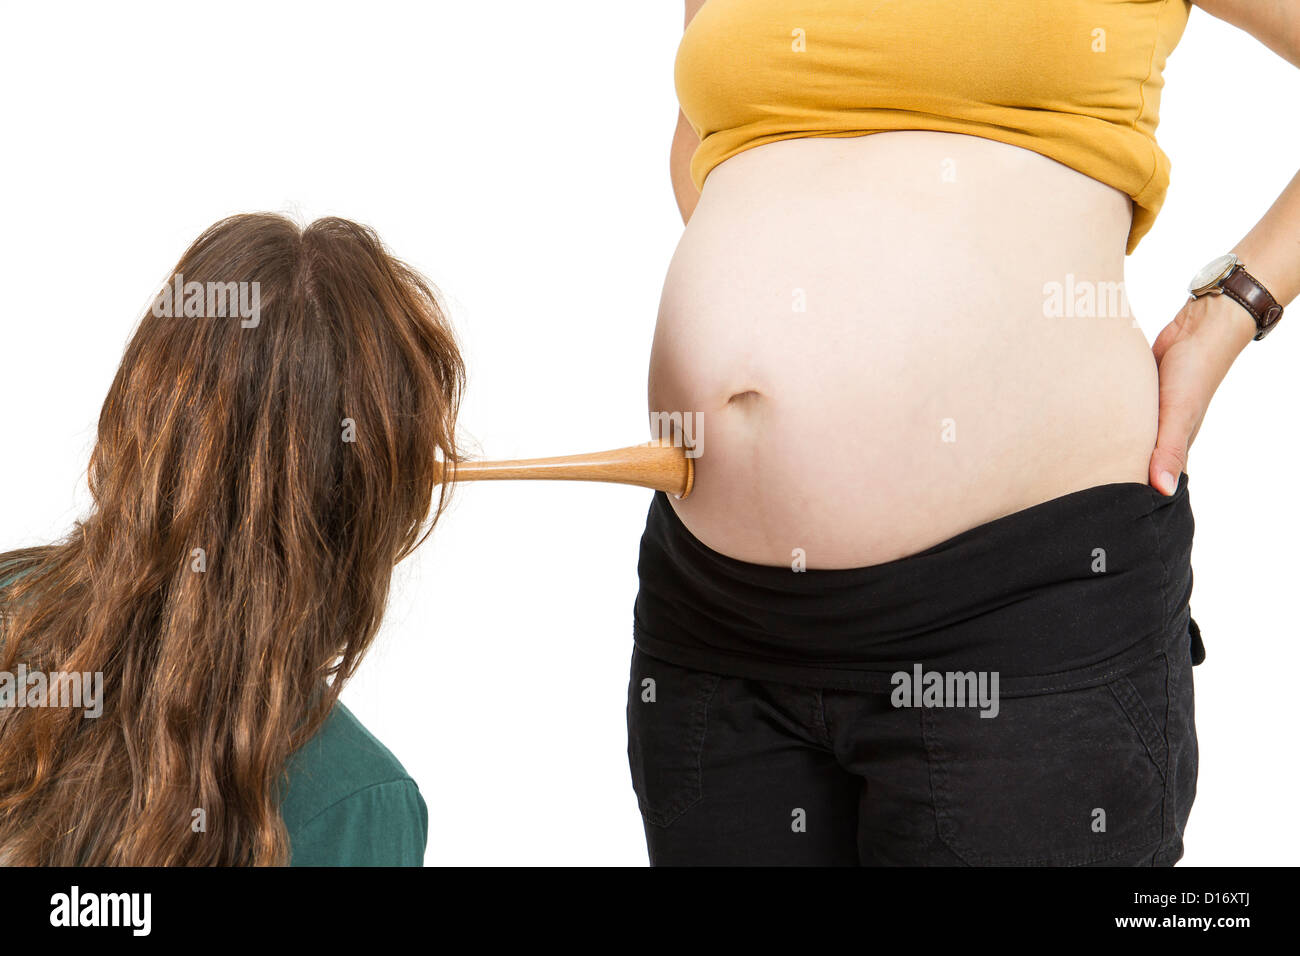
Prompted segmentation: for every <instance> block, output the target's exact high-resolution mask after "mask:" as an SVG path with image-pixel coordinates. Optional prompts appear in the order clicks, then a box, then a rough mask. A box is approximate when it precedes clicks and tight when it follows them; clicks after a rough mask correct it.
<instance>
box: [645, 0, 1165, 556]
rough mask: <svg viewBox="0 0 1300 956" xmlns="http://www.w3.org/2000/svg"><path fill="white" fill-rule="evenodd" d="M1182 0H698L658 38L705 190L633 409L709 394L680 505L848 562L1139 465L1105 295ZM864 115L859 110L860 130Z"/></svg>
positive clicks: (1125, 379)
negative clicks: (677, 27)
mask: <svg viewBox="0 0 1300 956" xmlns="http://www.w3.org/2000/svg"><path fill="white" fill-rule="evenodd" d="M1187 13H1188V6H1187V3H1186V0H1065V2H1041V0H989V2H986V3H979V4H954V3H950V2H942V0H907V2H904V0H875V2H870V0H868V2H850V0H813V2H804V3H799V2H780V0H707V2H706V3H705V4H704V5H703V7H702V8H701V9H700V11H699V13H698V14H697V15H696V16H695V18H694V19H693V20H692V22H691V23H690V25H689V27H688V29H687V31H686V34H685V36H684V38H683V40H682V43H681V47H680V48H679V51H678V56H677V63H676V82H677V90H678V96H679V99H680V101H681V104H682V108H683V112H684V114H685V116H686V117H687V119H688V121H689V122H690V124H691V126H692V128H693V129H694V131H695V133H696V134H697V136H699V137H700V139H701V144H700V146H699V148H698V149H697V150H696V151H695V153H694V157H693V161H692V164H691V176H692V179H693V180H694V182H695V184H696V185H697V186H701V185H702V186H703V189H702V193H701V196H700V201H699V204H698V206H697V207H696V209H695V211H694V213H693V215H692V216H691V218H690V222H689V224H688V226H687V228H686V231H685V232H684V234H683V236H682V239H681V241H680V244H679V246H678V248H677V251H676V253H675V255H674V257H673V260H672V264H671V266H670V268H669V272H668V276H667V279H666V282H665V285H664V291H663V298H662V300H661V303H660V312H659V320H658V324H657V328H656V335H655V343H654V350H653V354H652V358H651V366H650V396H649V397H650V407H651V410H652V411H667V412H674V411H677V412H696V413H701V414H702V416H703V421H704V425H703V431H702V435H703V454H702V455H701V457H700V458H699V459H698V461H697V463H696V464H697V469H698V470H697V482H696V488H695V491H694V492H693V493H692V495H691V497H690V498H689V499H688V500H687V501H685V502H675V503H674V504H675V507H676V508H677V510H678V513H679V514H680V516H681V517H682V520H683V521H684V522H685V523H686V525H687V527H688V528H690V530H691V531H692V532H693V533H695V535H696V536H697V537H699V538H700V539H701V540H703V541H704V543H706V544H708V545H709V546H710V547H712V548H714V549H716V550H718V551H721V552H723V553H726V554H729V555H731V556H733V557H737V558H740V559H742V560H748V561H754V562H757V563H762V564H774V565H782V564H789V563H790V559H791V552H792V550H793V549H796V548H801V549H803V550H804V552H805V553H806V555H807V562H808V566H810V567H858V566H864V565H869V564H875V563H880V562H882V561H887V560H891V559H893V558H897V557H901V556H904V555H906V554H910V553H914V552H916V551H919V550H923V549H924V548H926V547H929V546H931V545H933V544H936V543H938V542H939V541H941V540H944V539H945V538H948V537H951V536H952V535H954V534H957V533H959V532H961V531H963V530H966V529H967V528H970V527H973V526H975V525H977V524H980V523H983V522H985V521H988V520H991V519H993V518H995V517H998V516H999V515H1003V514H1008V513H1010V512H1012V511H1016V510H1020V509H1022V508H1025V507H1029V506H1031V505H1033V504H1037V503H1039V502H1041V501H1045V500H1048V499H1050V498H1053V497H1057V496H1059V495H1062V494H1066V493H1069V492H1071V491H1075V490H1079V489H1081V488H1085V487H1089V486H1092V485H1097V484H1104V483H1107V482H1112V481H1135V482H1145V481H1146V478H1147V463H1148V460H1149V456H1150V453H1151V450H1152V447H1153V446H1154V443H1155V434H1156V414H1157V379H1156V366H1155V362H1154V359H1153V356H1152V355H1151V352H1150V348H1149V346H1148V343H1147V342H1146V339H1145V337H1144V336H1143V334H1142V332H1141V330H1140V329H1139V328H1138V327H1137V323H1136V321H1135V320H1134V318H1133V316H1132V314H1131V312H1130V311H1129V310H1128V308H1127V302H1126V301H1125V300H1124V298H1123V295H1122V283H1123V279H1124V256H1125V252H1126V250H1127V251H1131V250H1132V248H1133V247H1134V246H1135V245H1136V243H1137V241H1138V240H1140V239H1141V237H1142V236H1143V235H1144V234H1145V233H1146V231H1147V230H1148V229H1149V228H1150V226H1151V223H1152V221H1153V220H1154V218H1155V215H1156V213H1157V212H1158V210H1159V208H1160V204H1161V202H1162V201H1163V198H1164V192H1165V189H1166V187H1167V184H1168V171H1169V163H1168V160H1167V159H1166V158H1165V156H1164V154H1163V153H1162V152H1161V151H1160V150H1159V147H1158V146H1157V145H1156V142H1155V138H1154V131H1155V125H1156V121H1157V115H1158V107H1159V97H1160V90H1161V87H1162V80H1161V69H1162V68H1163V66H1164V62H1165V58H1166V57H1167V55H1168V53H1169V52H1170V51H1171V50H1172V49H1173V46H1174V45H1175V44H1176V43H1177V41H1178V39H1179V37H1180V36H1181V33H1182V30H1183V27H1184V25H1185V23H1186V19H1187ZM863 134H870V135H863Z"/></svg>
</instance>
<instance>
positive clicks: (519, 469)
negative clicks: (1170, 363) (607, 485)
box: [439, 441, 695, 498]
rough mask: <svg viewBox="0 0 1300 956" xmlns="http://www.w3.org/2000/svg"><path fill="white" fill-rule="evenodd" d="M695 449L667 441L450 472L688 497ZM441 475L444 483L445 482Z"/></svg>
mask: <svg viewBox="0 0 1300 956" xmlns="http://www.w3.org/2000/svg"><path fill="white" fill-rule="evenodd" d="M688 450H689V449H686V448H683V447H681V446H679V445H673V444H671V443H670V442H667V441H652V442H649V443H647V444H645V445H633V446H631V447H630V448H615V449H613V450H612V451H597V452H592V453H590V454H587V455H565V456H563V457H560V458H524V459H520V460H516V461H463V462H460V463H459V464H456V465H454V466H453V467H452V468H450V469H445V466H444V471H443V474H445V471H446V470H450V471H451V473H452V474H451V480H452V481H511V480H515V481H517V480H524V481H605V482H613V483H614V484H621V485H639V486H640V487H642V488H653V489H654V490H655V491H664V492H667V493H668V494H670V495H675V496H676V497H678V498H685V497H686V496H687V495H689V494H690V493H691V488H693V487H694V485H695V459H694V458H688V457H687V455H686V452H687V451H688ZM443 480H445V478H443V477H442V476H441V475H440V476H439V481H443Z"/></svg>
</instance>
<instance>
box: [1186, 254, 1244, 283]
mask: <svg viewBox="0 0 1300 956" xmlns="http://www.w3.org/2000/svg"><path fill="white" fill-rule="evenodd" d="M1236 264H1237V257H1236V256H1235V255H1234V254H1233V253H1231V252H1229V253H1227V254H1226V255H1222V256H1219V257H1218V258H1217V259H1212V260H1210V261H1209V262H1207V263H1206V264H1205V266H1204V268H1202V269H1201V271H1200V272H1198V273H1196V275H1195V276H1193V277H1192V281H1191V283H1190V284H1189V285H1188V286H1187V289H1188V291H1189V292H1199V291H1200V290H1201V289H1204V288H1206V287H1207V286H1212V285H1214V283H1216V282H1218V281H1219V280H1220V279H1222V278H1223V277H1224V276H1226V275H1227V274H1228V273H1229V272H1230V271H1232V267H1233V266H1235V265H1236Z"/></svg>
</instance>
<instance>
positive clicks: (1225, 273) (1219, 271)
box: [1187, 252, 1282, 341]
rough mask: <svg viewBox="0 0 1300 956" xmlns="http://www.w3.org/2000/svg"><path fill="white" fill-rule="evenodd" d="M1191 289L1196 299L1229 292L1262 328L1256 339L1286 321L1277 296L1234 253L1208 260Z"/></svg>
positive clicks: (1195, 276) (1256, 325)
mask: <svg viewBox="0 0 1300 956" xmlns="http://www.w3.org/2000/svg"><path fill="white" fill-rule="evenodd" d="M1187 291H1188V292H1189V293H1190V294H1191V297H1192V298H1193V299H1199V298H1200V297H1201V296H1203V295H1226V296H1227V297H1228V298H1230V299H1232V300H1233V301H1234V302H1236V303H1237V304H1238V305H1240V306H1241V307H1242V308H1243V309H1245V310H1246V311H1247V312H1249V313H1250V314H1251V317H1252V318H1254V320H1255V328H1257V329H1259V332H1258V333H1256V335H1255V339H1254V340H1255V341H1259V340H1260V339H1262V338H1263V337H1264V336H1266V335H1268V333H1270V332H1272V331H1273V329H1274V328H1275V327H1276V326H1277V324H1278V322H1280V321H1281V320H1282V306H1280V305H1278V302H1277V299H1275V298H1273V296H1272V295H1270V294H1269V291H1268V290H1267V289H1265V288H1264V286H1263V285H1262V284H1260V282H1259V280H1258V279H1256V278H1255V277H1254V276H1253V275H1251V274H1250V273H1249V272H1247V271H1246V267H1245V266H1244V265H1242V264H1241V260H1240V259H1238V258H1237V256H1236V254H1235V253H1232V252H1229V253H1228V254H1227V255H1222V256H1219V257H1218V258H1217V259H1212V260H1211V261H1209V262H1207V263H1206V264H1205V266H1204V268H1202V269H1201V271H1200V272H1198V273H1196V275H1194V276H1192V281H1191V282H1190V283H1189V284H1188V286H1187Z"/></svg>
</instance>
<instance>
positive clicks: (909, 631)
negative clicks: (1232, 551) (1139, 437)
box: [634, 474, 1194, 696]
mask: <svg viewBox="0 0 1300 956" xmlns="http://www.w3.org/2000/svg"><path fill="white" fill-rule="evenodd" d="M1193 531H1194V522H1193V519H1192V511H1191V506H1190V503H1189V501H1188V495H1187V476H1186V475H1185V474H1184V475H1183V476H1182V478H1181V479H1180V481H1179V484H1178V490H1177V492H1176V493H1175V494H1173V495H1171V496H1165V495H1162V494H1160V493H1159V492H1157V491H1156V490H1155V489H1153V488H1151V487H1150V486H1148V485H1145V484H1140V483H1137V482H1119V483H1114V484H1106V485H1098V486H1096V487H1093V488H1088V489H1085V490H1083V491H1077V492H1073V493H1071V494H1068V495H1064V496H1062V497H1059V498H1053V499H1052V500H1050V501H1046V502H1043V503H1041V504H1038V505H1035V506H1033V507H1031V508H1027V509H1025V510H1023V511H1018V512H1015V513H1014V514H1010V515H1006V516H1004V517H1001V518H998V519H995V520H994V521H991V522H988V523H987V524H983V525H980V526H978V527H976V528H972V529H970V530H969V531H965V532H963V533H961V534H959V535H956V536H955V537H952V538H949V539H948V540H947V541H944V542H942V543H940V544H937V545H935V546H934V547H932V548H929V549H927V550H925V551H921V552H919V553H917V554H914V555H910V556H908V557H905V558H900V559H898V560H896V561H890V562H887V563H885V564H878V565H872V566H871V567H866V568H851V569H843V570H806V571H795V570H793V569H792V568H782V567H772V566H768V565H758V564H750V563H748V562H744V561H738V560H736V559H735V558H730V557H728V556H726V555H723V554H720V553H719V552H717V551H714V550H712V549H711V548H709V547H707V546H706V545H704V544H703V543H702V542H701V541H699V539H697V538H696V537H695V536H694V535H692V534H691V533H690V531H689V530H687V528H686V526H685V525H683V524H682V522H681V519H680V518H678V517H677V514H676V512H675V511H673V508H672V506H671V504H670V503H669V501H668V498H667V496H666V495H664V494H663V493H662V492H659V493H656V495H655V498H654V501H653V502H652V503H651V505H650V511H649V514H648V516H647V521H646V528H645V532H644V534H643V535H642V537H641V553H640V561H639V563H638V574H639V576H640V590H639V592H638V594H637V599H636V606H635V613H634V636H635V639H636V643H637V645H638V646H639V647H640V648H641V649H642V650H643V651H644V652H645V653H648V654H650V655H651V656H654V657H659V658H661V659H664V660H667V661H669V662H671V663H677V664H681V665H683V666H690V667H694V668H697V669H700V670H709V671H713V672H715V673H723V674H729V675H732V676H737V677H749V678H754V679H764V680H778V681H784V682H788V683H799V684H809V685H816V686H824V687H840V688H846V689H857V690H880V691H887V690H889V688H890V686H891V685H890V675H892V674H894V673H896V672H897V671H900V670H908V671H910V670H911V669H912V668H913V667H914V665H916V664H921V665H922V666H924V667H925V668H926V669H927V670H938V671H969V670H983V671H994V670H995V671H998V672H999V675H1000V677H999V679H1000V682H1001V692H1002V693H1003V694H1004V695H1007V696H1011V695H1017V694H1020V695H1023V694H1032V693H1047V692H1050V691H1058V690H1066V689H1070V688H1074V687H1085V686H1089V685H1091V684H1095V683H1101V682H1104V681H1106V680H1108V679H1110V678H1111V677H1113V676H1115V675H1117V674H1119V673H1123V671H1124V670H1125V669H1127V668H1128V667H1131V666H1132V665H1134V664H1136V663H1138V662H1140V661H1141V660H1144V659H1146V658H1147V657H1148V656H1151V655H1154V654H1155V653H1158V652H1159V649H1160V648H1162V647H1163V646H1165V645H1166V644H1167V643H1171V642H1172V641H1174V640H1176V639H1178V638H1179V637H1180V636H1181V638H1182V639H1184V640H1186V638H1187V634H1188V627H1189V624H1190V611H1189V608H1188V602H1189V600H1190V597H1191V590H1192V568H1191V548H1192V536H1193Z"/></svg>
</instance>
